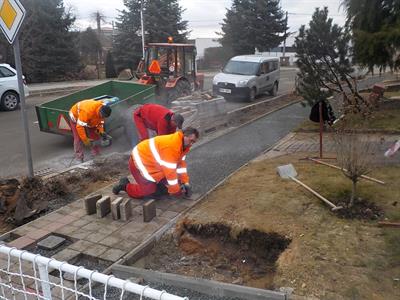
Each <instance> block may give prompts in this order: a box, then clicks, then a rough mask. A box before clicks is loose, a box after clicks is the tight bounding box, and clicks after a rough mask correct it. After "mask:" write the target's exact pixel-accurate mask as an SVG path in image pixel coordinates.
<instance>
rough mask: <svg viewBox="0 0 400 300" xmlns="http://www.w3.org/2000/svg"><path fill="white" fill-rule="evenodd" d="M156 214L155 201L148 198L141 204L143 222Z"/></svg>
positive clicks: (148, 220)
mask: <svg viewBox="0 0 400 300" xmlns="http://www.w3.org/2000/svg"><path fill="white" fill-rule="evenodd" d="M155 216H156V201H154V200H150V201H147V202H146V203H145V204H143V222H145V223H147V222H150V221H151V220H153V219H154V217H155Z"/></svg>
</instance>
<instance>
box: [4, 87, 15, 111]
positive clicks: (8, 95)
mask: <svg viewBox="0 0 400 300" xmlns="http://www.w3.org/2000/svg"><path fill="white" fill-rule="evenodd" d="M18 105H19V95H18V94H17V93H16V92H13V91H7V92H5V93H4V94H3V96H2V97H1V100H0V108H1V109H2V110H6V111H12V110H16V109H17V108H18Z"/></svg>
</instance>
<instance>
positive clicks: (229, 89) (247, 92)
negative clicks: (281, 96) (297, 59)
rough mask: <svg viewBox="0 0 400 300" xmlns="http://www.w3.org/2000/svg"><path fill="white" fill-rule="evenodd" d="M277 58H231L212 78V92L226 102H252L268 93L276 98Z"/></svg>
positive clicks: (254, 56)
mask: <svg viewBox="0 0 400 300" xmlns="http://www.w3.org/2000/svg"><path fill="white" fill-rule="evenodd" d="M279 75H280V70H279V58H278V57H267V56H262V55H240V56H235V57H233V58H231V59H230V60H229V61H228V63H227V64H226V65H225V67H224V69H223V70H222V72H221V73H218V74H217V75H215V76H214V79H213V92H214V94H216V95H221V96H223V97H224V98H225V99H226V100H230V99H241V100H246V101H249V102H251V101H253V100H254V99H255V97H256V96H257V95H259V94H262V93H265V92H268V93H270V94H271V95H272V96H276V94H277V92H278V87H279Z"/></svg>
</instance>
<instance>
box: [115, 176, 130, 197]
mask: <svg viewBox="0 0 400 300" xmlns="http://www.w3.org/2000/svg"><path fill="white" fill-rule="evenodd" d="M128 183H129V179H128V178H127V177H122V178H121V179H120V180H119V183H118V184H117V185H114V186H113V188H112V192H113V193H114V194H115V195H118V194H119V192H120V191H125V192H126V185H127V184H128Z"/></svg>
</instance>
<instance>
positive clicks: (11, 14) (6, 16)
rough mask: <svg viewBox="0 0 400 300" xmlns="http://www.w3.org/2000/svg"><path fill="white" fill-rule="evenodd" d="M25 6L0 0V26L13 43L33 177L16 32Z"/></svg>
mask: <svg viewBox="0 0 400 300" xmlns="http://www.w3.org/2000/svg"><path fill="white" fill-rule="evenodd" d="M25 14H26V12H25V8H24V7H23V6H22V5H21V3H20V2H19V1H18V0H0V28H1V31H3V33H4V35H5V37H6V38H7V40H8V42H9V43H10V44H12V45H13V48H14V59H15V69H16V70H17V78H18V89H19V101H20V105H21V114H22V125H23V128H24V136H25V154H26V160H27V163H28V176H29V177H33V163H32V153H31V142H30V138H29V126H28V119H27V116H26V105H25V91H24V83H23V78H22V66H21V57H20V48H19V40H18V33H19V30H20V28H21V25H22V22H23V21H24V18H25Z"/></svg>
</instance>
